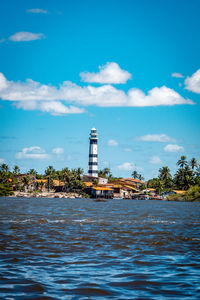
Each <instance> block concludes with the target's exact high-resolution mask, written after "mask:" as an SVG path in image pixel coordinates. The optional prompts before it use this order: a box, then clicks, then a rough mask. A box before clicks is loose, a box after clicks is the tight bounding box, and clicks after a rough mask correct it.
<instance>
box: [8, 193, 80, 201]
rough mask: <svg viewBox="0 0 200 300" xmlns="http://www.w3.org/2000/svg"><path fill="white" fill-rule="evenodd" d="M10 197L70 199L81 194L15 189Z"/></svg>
mask: <svg viewBox="0 0 200 300" xmlns="http://www.w3.org/2000/svg"><path fill="white" fill-rule="evenodd" d="M10 197H24V198H33V197H34V198H70V199H75V198H82V196H81V195H79V194H77V193H65V192H59V193H55V192H41V193H35V192H32V193H27V192H19V191H16V192H14V194H13V195H12V196H10Z"/></svg>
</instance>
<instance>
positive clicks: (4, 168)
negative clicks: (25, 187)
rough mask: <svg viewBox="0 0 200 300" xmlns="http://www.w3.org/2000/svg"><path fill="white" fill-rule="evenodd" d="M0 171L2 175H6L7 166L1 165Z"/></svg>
mask: <svg viewBox="0 0 200 300" xmlns="http://www.w3.org/2000/svg"><path fill="white" fill-rule="evenodd" d="M0 171H2V172H3V173H8V172H9V166H8V165H6V164H1V166H0Z"/></svg>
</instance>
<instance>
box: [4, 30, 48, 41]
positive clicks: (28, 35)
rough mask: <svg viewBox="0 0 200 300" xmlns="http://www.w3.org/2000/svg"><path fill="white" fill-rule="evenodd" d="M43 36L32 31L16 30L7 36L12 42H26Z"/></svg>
mask: <svg viewBox="0 0 200 300" xmlns="http://www.w3.org/2000/svg"><path fill="white" fill-rule="evenodd" d="M44 38H45V36H44V35H43V34H42V33H32V32H25V31H21V32H16V33H15V34H13V35H11V36H10V37H9V40H10V41H13V42H28V41H35V40H41V39H44Z"/></svg>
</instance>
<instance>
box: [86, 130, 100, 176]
mask: <svg viewBox="0 0 200 300" xmlns="http://www.w3.org/2000/svg"><path fill="white" fill-rule="evenodd" d="M97 141H98V137H97V130H96V129H95V128H92V129H91V132H90V146H89V162H88V174H89V175H90V176H93V177H98V152H97Z"/></svg>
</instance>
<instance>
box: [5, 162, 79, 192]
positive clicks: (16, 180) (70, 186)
mask: <svg viewBox="0 0 200 300" xmlns="http://www.w3.org/2000/svg"><path fill="white" fill-rule="evenodd" d="M82 174H83V169H81V168H77V169H72V170H70V169H69V168H63V169H62V170H55V169H54V168H53V166H49V167H47V168H46V170H45V172H44V174H38V172H37V171H36V170H35V169H30V170H29V171H28V172H27V173H26V174H22V173H21V172H20V168H19V167H18V166H15V167H14V168H13V170H12V171H11V170H10V168H9V166H8V165H7V164H1V165H0V196H8V195H12V194H13V187H14V189H15V190H19V191H27V190H29V188H30V187H31V188H32V190H34V191H41V190H42V188H43V187H44V186H45V187H46V188H47V189H52V187H53V185H54V181H55V180H59V181H60V182H62V183H63V184H64V186H63V191H66V192H77V193H84V188H85V184H84V182H83V180H82V176H81V175H82ZM33 179H36V180H33Z"/></svg>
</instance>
